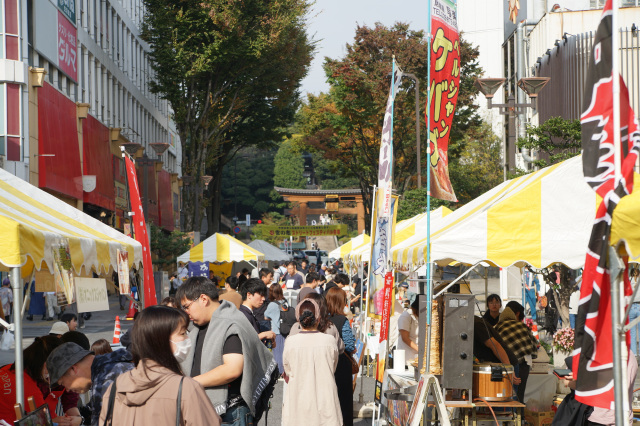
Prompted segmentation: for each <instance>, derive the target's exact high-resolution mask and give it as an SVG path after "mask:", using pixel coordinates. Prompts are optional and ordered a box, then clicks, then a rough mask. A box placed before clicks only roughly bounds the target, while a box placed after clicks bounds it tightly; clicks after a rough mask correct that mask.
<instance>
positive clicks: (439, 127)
mask: <svg viewBox="0 0 640 426" xmlns="http://www.w3.org/2000/svg"><path fill="white" fill-rule="evenodd" d="M432 16H433V18H432V21H431V37H432V38H431V40H432V42H431V43H432V45H431V81H430V82H429V84H430V86H431V120H430V122H429V123H427V128H428V129H429V144H428V145H427V153H429V154H430V159H431V161H430V164H429V166H430V167H429V179H431V192H430V195H431V196H432V197H434V198H439V199H441V200H448V201H458V199H457V198H456V194H455V192H454V190H453V187H452V186H451V181H450V180H449V154H448V149H449V137H450V136H451V125H452V123H453V116H454V113H455V110H456V102H457V101H458V90H459V88H460V39H459V36H458V18H457V6H456V0H433V3H432ZM428 103H429V100H427V105H428Z"/></svg>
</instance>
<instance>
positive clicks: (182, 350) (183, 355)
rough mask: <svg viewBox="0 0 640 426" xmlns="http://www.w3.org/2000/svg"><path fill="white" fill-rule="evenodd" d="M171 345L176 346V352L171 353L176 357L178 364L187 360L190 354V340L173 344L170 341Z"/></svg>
mask: <svg viewBox="0 0 640 426" xmlns="http://www.w3.org/2000/svg"><path fill="white" fill-rule="evenodd" d="M171 343H173V344H174V345H176V350H175V352H174V353H173V356H174V357H176V360H177V361H178V362H182V361H184V360H185V359H187V355H189V352H191V339H185V340H182V341H180V342H174V341H173V340H171Z"/></svg>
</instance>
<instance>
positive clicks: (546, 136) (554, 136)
mask: <svg viewBox="0 0 640 426" xmlns="http://www.w3.org/2000/svg"><path fill="white" fill-rule="evenodd" d="M517 146H518V148H527V149H530V150H533V151H537V152H538V155H537V157H538V158H536V159H534V161H533V165H534V166H536V167H540V168H543V167H547V166H550V165H552V164H556V163H559V162H561V161H564V160H567V159H569V158H571V157H575V156H576V155H578V154H580V150H581V149H582V133H581V129H580V120H566V119H564V118H562V117H551V118H549V119H548V120H547V121H545V122H544V123H542V124H540V125H538V126H532V125H529V124H527V130H526V133H525V137H524V138H519V139H518V142H517Z"/></svg>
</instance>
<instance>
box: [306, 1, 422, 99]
mask: <svg viewBox="0 0 640 426" xmlns="http://www.w3.org/2000/svg"><path fill="white" fill-rule="evenodd" d="M397 21H401V22H407V23H409V24H410V26H411V29H414V30H419V29H423V30H426V29H427V22H428V21H427V0H384V1H382V0H316V4H315V5H314V6H313V12H312V13H311V15H310V17H309V35H310V36H311V37H313V39H314V40H318V43H317V52H316V55H315V58H314V60H313V61H312V62H311V68H310V69H309V74H308V75H307V77H306V78H305V79H304V80H303V81H302V93H303V95H304V94H306V93H314V94H318V93H320V92H322V91H325V92H326V91H327V90H328V88H329V86H328V85H327V83H326V82H325V76H324V72H323V70H322V64H323V63H324V58H325V56H328V57H330V58H334V59H337V58H341V57H343V56H344V54H345V53H346V49H345V45H346V44H347V43H352V42H353V37H354V35H355V29H356V25H358V24H359V25H365V24H366V25H367V26H373V25H374V24H375V23H376V22H381V23H382V24H384V25H386V26H390V25H393V23H394V22H397Z"/></svg>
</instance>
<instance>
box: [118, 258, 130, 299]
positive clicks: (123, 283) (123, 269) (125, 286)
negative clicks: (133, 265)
mask: <svg viewBox="0 0 640 426" xmlns="http://www.w3.org/2000/svg"><path fill="white" fill-rule="evenodd" d="M117 256H118V283H119V284H120V289H119V290H120V294H130V293H131V285H130V283H129V253H128V252H126V251H120V250H118V254H117Z"/></svg>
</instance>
